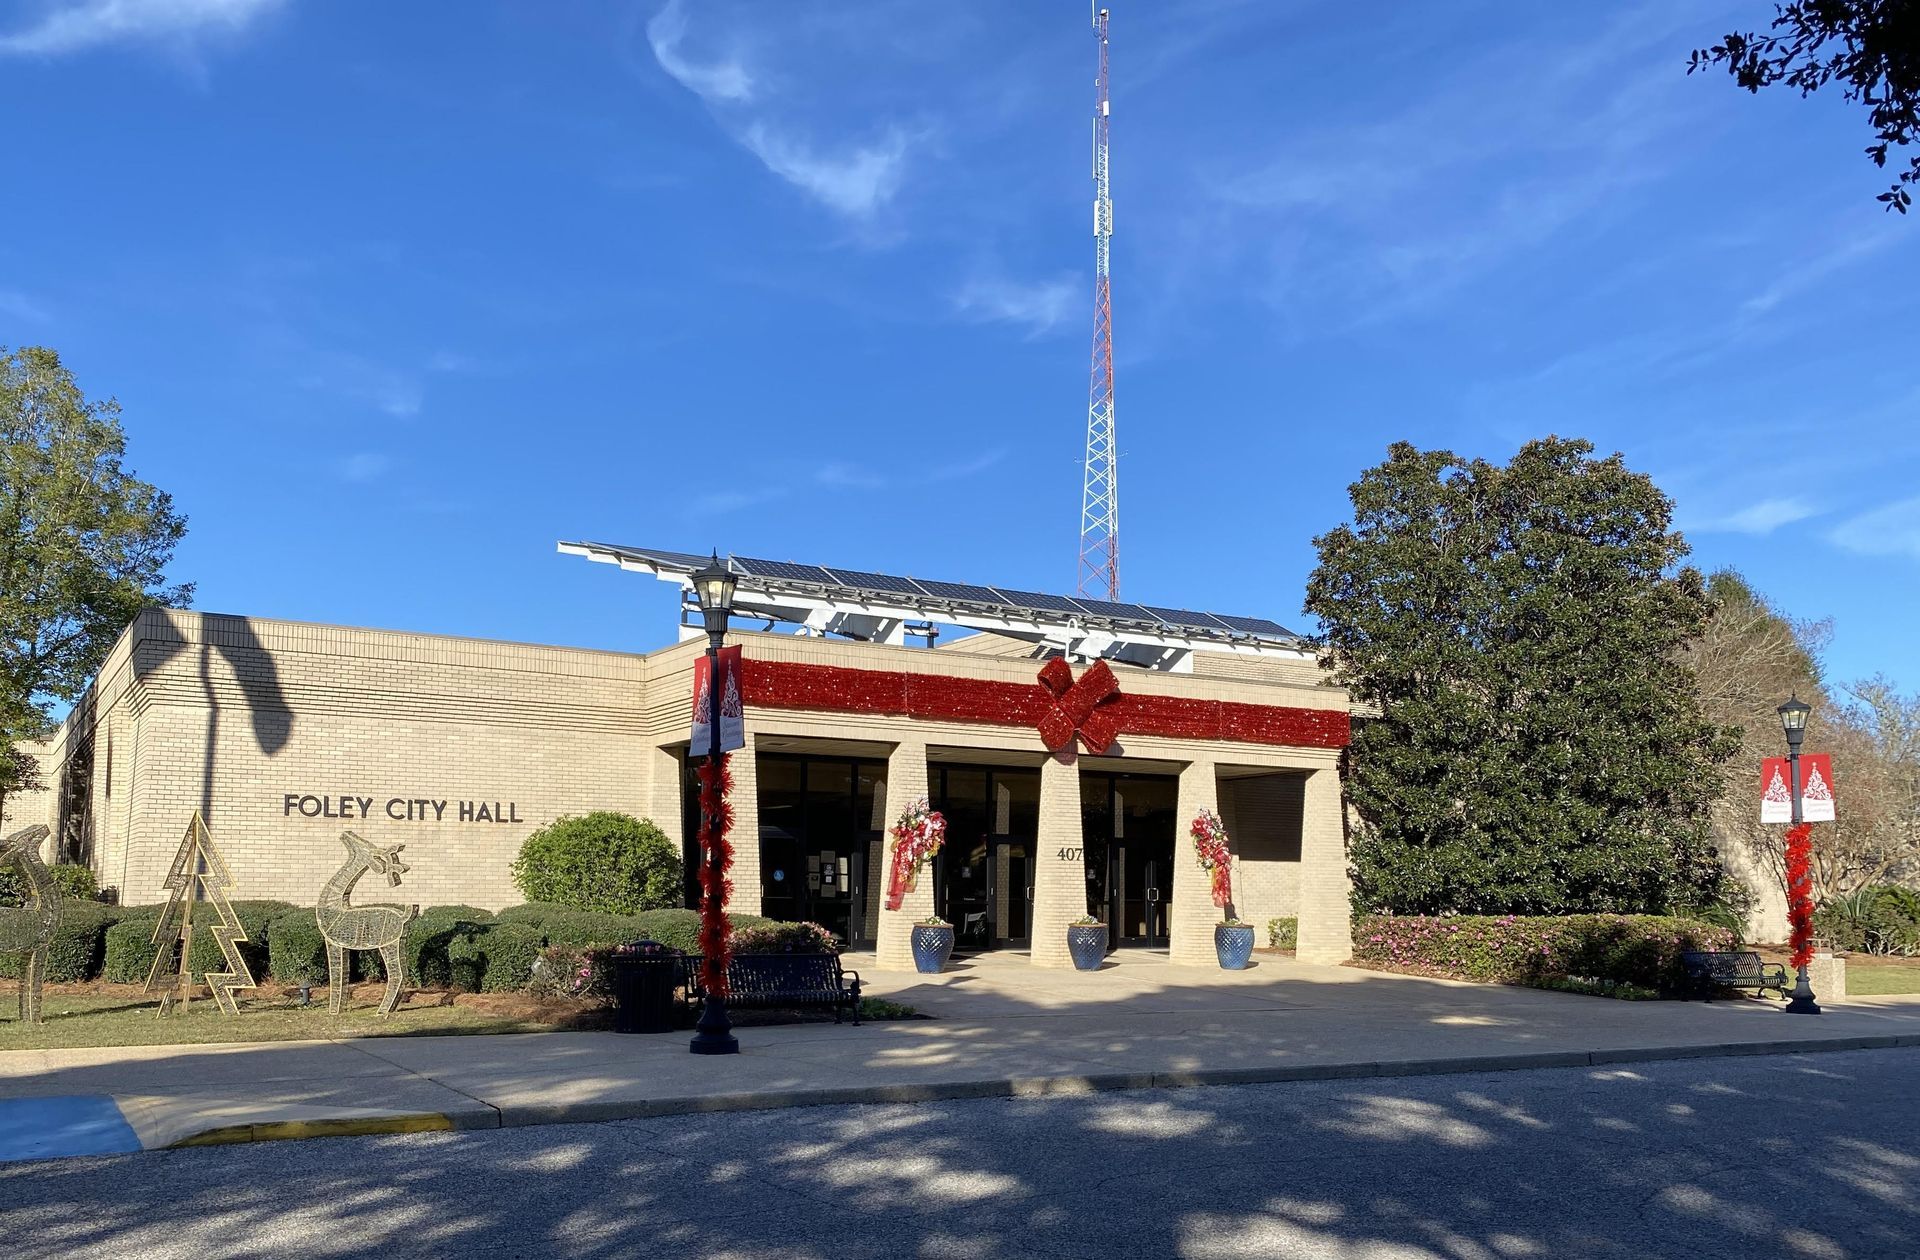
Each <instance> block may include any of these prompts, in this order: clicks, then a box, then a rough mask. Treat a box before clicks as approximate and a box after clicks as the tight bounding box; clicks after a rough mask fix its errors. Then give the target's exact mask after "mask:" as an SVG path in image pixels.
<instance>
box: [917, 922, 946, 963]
mask: <svg viewBox="0 0 1920 1260" xmlns="http://www.w3.org/2000/svg"><path fill="white" fill-rule="evenodd" d="M952 954H953V928H952V926H951V925H948V926H945V927H929V926H927V925H926V924H924V923H920V924H915V925H914V929H913V969H914V970H915V971H918V972H921V973H923V974H926V975H934V974H937V973H938V972H941V971H944V970H946V966H947V959H948V958H949V957H951V956H952Z"/></svg>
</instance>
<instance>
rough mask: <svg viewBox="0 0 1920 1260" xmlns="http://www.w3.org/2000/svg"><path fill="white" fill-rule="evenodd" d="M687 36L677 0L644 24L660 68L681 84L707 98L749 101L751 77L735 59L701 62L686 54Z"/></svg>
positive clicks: (669, 0)
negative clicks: (684, 46) (683, 48)
mask: <svg viewBox="0 0 1920 1260" xmlns="http://www.w3.org/2000/svg"><path fill="white" fill-rule="evenodd" d="M686 37H687V14H686V10H685V9H683V8H681V6H680V0H668V4H667V6H666V7H665V8H664V9H661V10H660V12H658V13H656V14H654V15H653V20H652V21H650V22H648V23H647V43H648V45H649V46H651V47H652V49H653V58H654V60H655V61H658V62H659V63H660V68H661V69H662V70H665V71H666V72H667V73H668V74H670V75H672V76H673V77H674V78H676V79H678V80H679V81H680V83H681V85H682V86H684V87H686V88H688V89H689V90H691V91H692V92H694V93H695V94H696V95H698V96H700V97H702V98H703V99H705V100H709V101H750V100H752V99H753V76H752V75H750V74H748V73H747V68H746V66H745V65H743V64H741V62H740V61H739V60H738V59H736V58H727V59H725V60H721V61H713V62H707V63H705V64H702V63H700V62H697V61H695V60H693V59H692V58H690V57H688V56H686V55H685V54H684V53H683V52H681V50H680V45H681V42H682V41H683V40H685V39H686Z"/></svg>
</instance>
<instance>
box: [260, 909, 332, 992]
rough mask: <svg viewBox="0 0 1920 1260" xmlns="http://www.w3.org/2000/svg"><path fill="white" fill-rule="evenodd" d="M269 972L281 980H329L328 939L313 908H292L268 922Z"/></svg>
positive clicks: (306, 983)
mask: <svg viewBox="0 0 1920 1260" xmlns="http://www.w3.org/2000/svg"><path fill="white" fill-rule="evenodd" d="M267 973H268V974H269V975H271V976H272V977H273V978H274V979H275V980H278V981H279V982H280V983H281V984H294V985H301V984H304V985H315V984H325V983H326V982H327V939H326V937H324V936H322V935H320V924H319V921H318V920H316V919H315V918H314V914H313V911H312V910H289V911H287V912H286V913H285V914H283V915H281V916H280V917H279V918H277V919H275V920H274V921H273V922H272V923H270V924H268V925H267Z"/></svg>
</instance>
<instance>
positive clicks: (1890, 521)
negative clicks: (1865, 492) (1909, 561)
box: [1827, 497, 1920, 560]
mask: <svg viewBox="0 0 1920 1260" xmlns="http://www.w3.org/2000/svg"><path fill="white" fill-rule="evenodd" d="M1827 541H1829V542H1831V543H1833V545H1834V546H1836V547H1843V548H1845V549H1846V550H1848V551H1855V552H1859V553H1860V554H1861V555H1863V556H1909V557H1911V558H1913V559H1915V560H1920V497H1917V498H1912V499H1900V500H1898V501H1896V502H1893V503H1889V504H1887V505H1886V506H1884V507H1878V508H1875V509H1873V510H1872V511H1871V512H1862V513H1861V514H1860V515H1858V516H1855V517H1853V518H1851V519H1849V520H1845V521H1842V522H1840V524H1838V525H1836V526H1834V527H1833V528H1832V529H1831V530H1829V531H1828V532H1827Z"/></svg>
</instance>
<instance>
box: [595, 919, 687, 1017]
mask: <svg viewBox="0 0 1920 1260" xmlns="http://www.w3.org/2000/svg"><path fill="white" fill-rule="evenodd" d="M680 959H681V953H680V951H679V950H677V949H673V948H671V947H669V946H666V945H662V944H661V943H660V942H658V941H633V942H631V943H630V944H626V945H616V946H615V947H614V948H613V952H612V953H611V954H609V955H608V956H607V970H608V973H609V975H608V979H609V980H610V981H611V985H612V989H613V1031H615V1032H622V1033H663V1032H672V1031H673V1026H674V1018H673V1014H674V1012H673V991H674V989H676V988H677V987H679V983H680Z"/></svg>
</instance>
